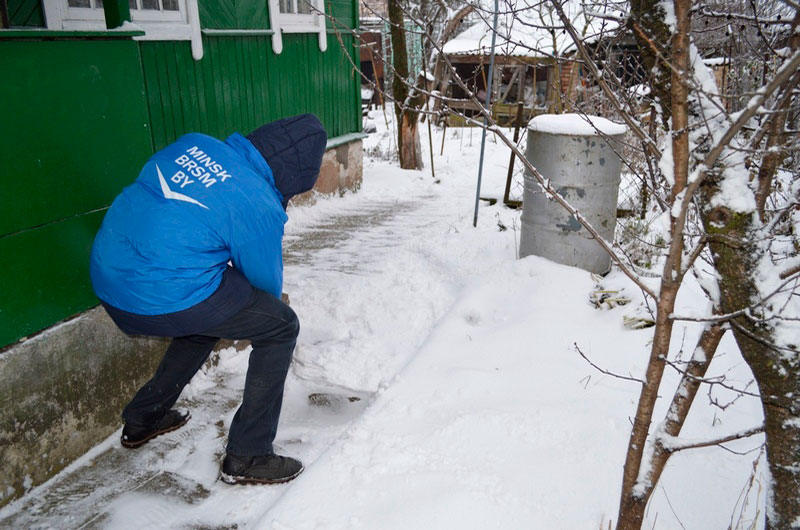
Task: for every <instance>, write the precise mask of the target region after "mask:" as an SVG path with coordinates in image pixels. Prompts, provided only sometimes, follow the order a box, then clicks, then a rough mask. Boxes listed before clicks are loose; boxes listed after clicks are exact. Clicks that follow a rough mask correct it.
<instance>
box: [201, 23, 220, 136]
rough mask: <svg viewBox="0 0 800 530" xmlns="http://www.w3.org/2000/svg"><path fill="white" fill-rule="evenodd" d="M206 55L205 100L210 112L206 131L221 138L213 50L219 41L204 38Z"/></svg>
mask: <svg viewBox="0 0 800 530" xmlns="http://www.w3.org/2000/svg"><path fill="white" fill-rule="evenodd" d="M203 40H204V46H205V48H204V49H205V53H204V54H203V65H202V69H203V85H204V90H203V98H204V99H205V100H206V108H207V110H208V127H207V128H206V130H205V131H204V132H205V133H206V134H210V135H212V136H221V131H220V127H219V123H220V117H219V103H218V100H217V90H218V87H217V84H216V82H215V76H214V60H213V49H214V46H215V44H216V41H217V39H214V38H204V39H203Z"/></svg>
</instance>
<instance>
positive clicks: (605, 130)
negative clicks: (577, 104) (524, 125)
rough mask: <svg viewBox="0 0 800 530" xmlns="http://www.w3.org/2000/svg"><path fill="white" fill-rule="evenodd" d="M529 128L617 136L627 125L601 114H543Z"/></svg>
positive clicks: (554, 132)
mask: <svg viewBox="0 0 800 530" xmlns="http://www.w3.org/2000/svg"><path fill="white" fill-rule="evenodd" d="M528 130H531V131H534V132H540V133H546V134H564V135H569V136H600V135H601V134H602V135H605V136H616V135H618V134H625V131H627V130H628V129H627V127H625V125H623V124H621V123H614V122H613V121H611V120H607V119H606V118H601V117H600V116H583V115H581V114H541V115H539V116H536V117H535V118H533V119H532V120H531V121H530V123H529V124H528Z"/></svg>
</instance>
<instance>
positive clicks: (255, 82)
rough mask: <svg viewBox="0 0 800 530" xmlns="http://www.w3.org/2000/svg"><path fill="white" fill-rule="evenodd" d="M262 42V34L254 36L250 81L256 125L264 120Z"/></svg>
mask: <svg viewBox="0 0 800 530" xmlns="http://www.w3.org/2000/svg"><path fill="white" fill-rule="evenodd" d="M261 42H262V37H261V36H258V37H254V38H253V56H252V58H251V60H250V83H251V84H252V86H253V115H254V118H255V121H256V124H255V126H256V127H258V126H260V125H261V124H262V123H263V122H264V100H263V98H262V94H263V93H264V91H265V86H264V84H263V83H264V76H263V74H262V68H263V61H264V57H263V56H262V55H261Z"/></svg>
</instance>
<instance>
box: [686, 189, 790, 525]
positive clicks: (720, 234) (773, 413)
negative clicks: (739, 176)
mask: <svg viewBox="0 0 800 530" xmlns="http://www.w3.org/2000/svg"><path fill="white" fill-rule="evenodd" d="M718 191H719V189H718V181H716V179H715V180H710V181H709V182H708V183H707V184H706V185H705V186H704V195H705V197H704V198H705V201H704V202H705V203H706V204H708V203H709V201H710V199H711V197H713V196H714V195H715V194H716V193H717V192H718ZM702 216H703V223H704V226H705V229H706V231H708V233H709V234H711V235H712V239H711V243H710V244H711V250H712V252H713V256H714V264H715V266H716V270H717V271H718V273H719V275H720V294H721V309H722V311H724V312H726V313H731V312H735V311H738V310H741V309H744V308H746V307H750V306H751V305H752V304H753V302H754V301H756V300H758V299H759V292H758V288H757V286H756V283H755V282H756V280H755V278H754V275H755V271H756V270H757V265H758V263H759V261H760V258H761V256H762V255H763V251H762V250H760V249H759V245H758V244H757V242H758V241H759V240H760V238H759V237H758V234H757V233H756V231H755V229H754V227H755V226H756V223H755V216H756V214H755V213H752V212H751V213H746V214H745V213H738V212H733V211H731V210H729V209H727V208H725V207H721V206H720V207H716V208H709V209H706V210H704V211H703V213H702ZM776 310H777V308H776ZM731 325H732V329H733V335H734V337H735V338H736V342H737V344H738V345H739V348H740V349H741V351H742V356H743V357H744V359H745V361H746V362H747V364H748V365H749V366H750V369H751V370H752V371H753V375H754V377H755V380H756V383H757V384H758V388H759V392H760V394H761V404H762V407H763V410H764V432H765V434H766V444H767V461H768V463H769V470H770V473H771V475H772V485H771V486H772V487H771V491H770V495H769V497H768V498H767V528H768V529H775V530H777V529H784V528H790V527H792V523H796V522H798V521H800V356H798V352H797V351H796V349H795V350H787V349H783V348H780V347H777V346H775V343H776V341H775V333H776V329H775V326H774V325H768V324H766V323H763V322H759V321H757V320H754V319H752V318H747V317H746V316H740V317H737V318H735V319H733V320H732V321H731Z"/></svg>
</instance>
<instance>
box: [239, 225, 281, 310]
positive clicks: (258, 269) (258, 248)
mask: <svg viewBox="0 0 800 530" xmlns="http://www.w3.org/2000/svg"><path fill="white" fill-rule="evenodd" d="M281 239H282V238H281V236H280V235H277V234H267V235H264V236H262V237H258V238H254V239H251V240H249V241H246V242H244V243H240V244H236V245H234V246H233V247H232V248H231V261H232V262H233V266H234V267H236V268H237V269H239V270H240V271H241V272H242V274H244V275H245V277H246V278H247V279H248V280H249V281H250V283H251V284H253V286H254V287H256V288H257V289H261V290H262V291H266V292H268V293H270V294H272V295H273V296H275V297H276V298H280V297H281V290H282V288H283V257H282V256H281Z"/></svg>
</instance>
